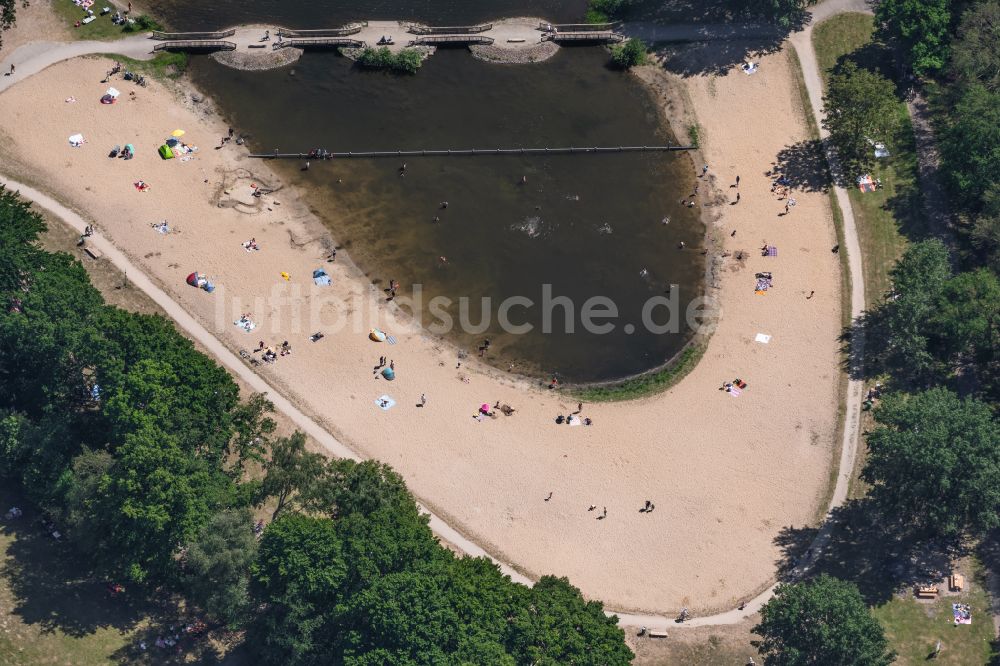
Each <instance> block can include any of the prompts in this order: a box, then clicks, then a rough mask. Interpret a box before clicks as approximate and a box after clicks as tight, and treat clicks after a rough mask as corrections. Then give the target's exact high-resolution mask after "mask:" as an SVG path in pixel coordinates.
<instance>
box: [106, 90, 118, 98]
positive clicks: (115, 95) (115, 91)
mask: <svg viewBox="0 0 1000 666" xmlns="http://www.w3.org/2000/svg"><path fill="white" fill-rule="evenodd" d="M104 94H105V95H111V96H112V97H118V96H119V95H121V93H120V92H118V89H117V88H108V91H107V92H106V93H104Z"/></svg>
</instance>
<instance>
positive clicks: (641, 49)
mask: <svg viewBox="0 0 1000 666" xmlns="http://www.w3.org/2000/svg"><path fill="white" fill-rule="evenodd" d="M611 61H612V62H613V63H615V65H616V66H617V67H620V68H621V69H632V68H633V67H638V66H639V65H645V64H646V45H645V44H643V42H642V40H641V39H635V38H632V39H628V40H626V41H625V42H623V43H621V44H615V45H614V46H612V47H611Z"/></svg>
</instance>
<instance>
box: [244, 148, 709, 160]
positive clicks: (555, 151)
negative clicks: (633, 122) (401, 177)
mask: <svg viewBox="0 0 1000 666" xmlns="http://www.w3.org/2000/svg"><path fill="white" fill-rule="evenodd" d="M694 149H695V147H694V146H671V145H666V146H592V147H571V148H460V149H451V150H362V151H349V152H331V151H328V150H319V149H317V150H311V151H309V152H307V153H282V152H279V151H278V150H277V149H275V150H274V152H273V153H254V154H251V155H250V157H255V158H258V159H265V160H275V159H278V160H280V159H297V160H332V159H344V158H358V157H362V158H379V157H397V158H398V157H472V156H487V155H492V156H497V155H501V156H504V155H506V156H517V155H587V154H591V155H593V154H598V155H607V154H612V153H662V152H674V151H681V150H694Z"/></svg>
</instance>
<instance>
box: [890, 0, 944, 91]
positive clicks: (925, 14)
mask: <svg viewBox="0 0 1000 666" xmlns="http://www.w3.org/2000/svg"><path fill="white" fill-rule="evenodd" d="M951 7H952V3H951V0H880V1H879V2H878V4H876V5H875V26H876V28H878V29H879V30H880V32H881V33H882V34H883V35H884V36H886V37H887V38H888V39H889V40H890V41H893V42H895V43H896V44H898V45H899V47H900V48H901V49H902V50H903V52H904V53H905V54H906V57H907V60H908V62H909V63H910V65H911V67H912V68H913V72H914V73H915V74H917V75H923V74H928V73H931V72H936V71H937V70H939V69H941V68H942V67H944V65H945V62H946V60H947V57H948V40H949V38H950V29H951V21H952V14H951Z"/></svg>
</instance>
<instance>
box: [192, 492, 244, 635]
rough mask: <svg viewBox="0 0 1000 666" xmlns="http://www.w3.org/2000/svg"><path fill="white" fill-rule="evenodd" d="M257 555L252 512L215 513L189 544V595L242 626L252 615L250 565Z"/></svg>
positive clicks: (216, 615)
mask: <svg viewBox="0 0 1000 666" xmlns="http://www.w3.org/2000/svg"><path fill="white" fill-rule="evenodd" d="M256 555H257V539H256V538H254V535H253V522H252V520H251V517H250V512H249V511H247V510H245V509H239V510H227V511H222V512H220V513H217V514H215V515H214V516H212V518H211V519H210V520H209V521H208V522H207V523H205V524H204V525H203V526H202V528H201V529H200V530H199V531H198V534H197V536H196V537H195V538H194V540H193V541H191V542H190V543H188V545H187V549H186V554H185V556H184V571H185V575H184V588H185V590H186V592H187V595H188V598H189V599H190V600H191V601H193V602H194V603H195V604H197V605H198V606H200V607H201V608H202V609H204V610H205V612H206V613H208V615H209V616H210V617H212V618H215V619H217V620H219V621H221V622H224V623H226V625H227V626H229V627H231V628H236V627H238V626H240V625H242V624H243V623H244V622H245V621H246V620H247V619H248V616H249V610H250V567H251V566H252V565H253V563H254V561H255V559H256Z"/></svg>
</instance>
